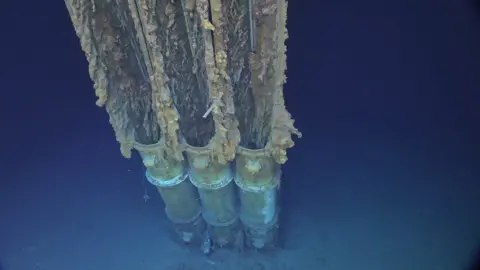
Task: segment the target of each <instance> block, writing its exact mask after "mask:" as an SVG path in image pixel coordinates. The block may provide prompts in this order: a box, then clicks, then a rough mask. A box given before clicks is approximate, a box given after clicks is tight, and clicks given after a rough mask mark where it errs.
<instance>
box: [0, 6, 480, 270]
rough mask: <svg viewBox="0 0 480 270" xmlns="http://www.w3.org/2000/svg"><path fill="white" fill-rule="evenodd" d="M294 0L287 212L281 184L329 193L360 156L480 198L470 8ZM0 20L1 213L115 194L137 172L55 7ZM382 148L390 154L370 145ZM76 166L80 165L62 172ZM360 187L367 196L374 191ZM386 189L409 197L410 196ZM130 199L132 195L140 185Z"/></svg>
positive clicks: (477, 82)
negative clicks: (333, 180) (23, 204)
mask: <svg viewBox="0 0 480 270" xmlns="http://www.w3.org/2000/svg"><path fill="white" fill-rule="evenodd" d="M290 2H291V4H290V6H289V17H288V27H289V35H290V39H289V41H288V83H287V85H286V86H285V98H286V103H287V108H288V109H289V111H290V112H291V113H292V115H293V117H294V118H295V119H296V125H297V127H298V128H299V129H300V131H301V132H302V133H303V134H304V138H302V139H301V140H297V146H296V147H295V148H294V149H292V150H291V151H290V152H289V153H290V155H289V157H290V160H289V162H288V163H287V164H286V165H285V166H284V174H285V177H286V179H287V180H288V181H285V184H284V190H285V191H286V195H285V196H284V197H285V198H286V199H285V200H286V202H287V203H288V207H286V208H288V209H290V210H291V211H292V212H294V209H295V202H296V200H297V196H298V195H297V194H298V193H290V194H289V190H292V191H293V190H296V192H298V191H306V192H307V191H308V192H309V193H305V194H303V195H302V198H303V199H302V200H307V201H308V199H305V197H309V196H310V197H312V198H314V197H315V196H318V192H319V190H322V189H323V188H324V187H325V186H328V185H329V183H328V181H323V180H322V179H325V177H324V176H325V175H323V174H322V170H323V169H324V168H325V167H329V169H331V168H335V170H337V171H339V172H340V171H344V170H351V169H352V167H348V166H347V165H346V164H353V165H352V166H353V168H355V164H358V166H359V167H362V168H365V166H367V167H368V166H370V167H368V168H369V169H374V168H376V166H377V165H376V164H368V165H365V164H363V163H356V161H359V162H360V161H362V160H366V159H367V156H369V155H370V156H374V157H376V158H377V159H372V160H382V159H388V157H392V156H395V155H396V153H397V152H398V151H400V150H404V151H405V152H402V155H407V157H406V160H408V155H409V153H411V154H412V160H413V156H415V162H413V161H412V166H414V165H415V164H413V163H416V162H417V160H418V158H419V156H420V159H421V157H423V158H424V160H423V161H424V162H425V164H427V165H426V166H427V167H428V166H431V167H432V168H433V170H436V171H437V172H438V174H439V175H445V174H443V173H442V169H444V168H445V167H443V166H449V165H451V164H453V165H452V166H454V167H455V168H457V167H458V168H461V170H462V172H463V173H464V174H465V175H468V176H469V177H467V178H468V179H470V180H468V181H467V180H466V181H467V182H465V183H463V184H462V183H460V182H462V179H454V178H448V177H446V180H445V179H444V180H442V179H440V178H436V177H430V178H428V179H427V178H425V181H424V182H419V183H418V188H419V189H423V190H425V192H427V193H428V192H429V191H428V190H430V188H433V189H434V188H435V186H437V185H439V186H448V187H450V188H451V187H454V186H455V185H456V183H455V181H459V185H460V186H462V188H463V187H469V188H467V189H466V190H465V192H466V193H468V194H469V195H465V196H466V197H469V198H473V197H475V196H478V198H480V187H479V185H478V182H479V181H480V178H478V171H479V168H480V157H479V152H478V150H479V147H478V146H479V143H478V139H479V138H480V132H479V128H478V127H479V123H480V121H479V115H480V114H479V104H480V99H479V98H480V95H479V90H480V26H479V23H478V22H479V19H478V10H476V9H475V8H474V5H472V3H470V2H466V1H458V0H455V1H454V0H451V1H446V0H443V1H433V0H406V1H384V0H365V1H354V0H322V1H290ZM302 2H303V3H307V4H303V3H302ZM0 12H1V17H0V30H1V32H0V33H1V36H0V52H1V58H0V59H1V62H2V63H1V72H0V88H1V89H0V98H1V106H0V132H1V133H0V136H1V137H0V138H1V141H2V142H3V143H2V149H1V151H0V157H1V159H0V161H1V164H0V177H1V178H0V180H1V181H2V183H1V186H0V187H1V189H3V191H4V193H3V194H4V195H3V199H2V201H1V203H2V204H10V203H11V204H12V205H10V206H9V207H8V208H9V209H10V210H11V211H13V212H15V210H12V209H15V208H16V207H17V206H16V205H15V202H14V201H12V200H11V198H15V197H16V196H17V195H18V194H16V193H15V192H20V191H21V190H23V191H24V192H26V190H28V186H29V183H30V184H31V186H30V187H33V186H34V187H37V185H40V186H42V185H46V186H49V183H53V182H55V181H64V182H67V183H68V182H69V181H71V183H69V184H66V185H58V186H59V190H55V189H48V190H42V189H41V188H39V189H40V190H41V191H42V192H44V193H43V195H42V196H43V197H42V196H37V197H35V202H34V203H36V204H41V203H42V202H43V199H42V198H44V199H45V200H48V198H49V197H51V196H53V197H55V194H57V193H65V192H78V190H88V187H89V185H98V186H99V187H101V188H103V187H107V186H110V185H111V184H112V182H115V183H116V184H115V185H116V186H115V188H114V189H113V191H111V192H116V191H115V190H118V189H122V188H129V187H130V186H128V185H126V184H122V182H116V181H117V180H116V178H118V179H120V180H118V181H121V176H122V175H124V174H125V173H126V170H127V169H128V170H130V169H133V170H134V171H137V172H138V179H139V181H140V177H141V170H142V168H141V164H140V163H139V161H138V159H134V160H132V161H127V160H124V159H123V158H122V157H121V155H120V152H119V148H118V145H117V142H116V141H115V139H114V134H113V131H112V129H111V127H110V125H109V123H108V117H107V114H106V113H105V111H104V109H103V108H98V107H96V106H95V95H94V90H93V89H92V82H91V81H90V78H89V76H88V70H87V62H86V59H85V56H84V54H83V52H82V51H81V49H80V45H79V40H78V38H77V36H76V35H75V32H74V30H73V27H72V25H71V22H70V18H69V17H68V13H67V11H66V9H65V7H64V4H63V2H62V1H10V2H9V3H4V4H2V6H1V7H0ZM377 144H378V145H387V146H388V145H389V146H391V148H388V147H386V148H384V149H380V150H379V149H378V146H376V145H377ZM373 145H375V146H373ZM370 147H371V149H370ZM384 157H385V158H384ZM49 159H59V160H65V164H67V165H65V164H64V163H61V162H58V163H57V164H56V165H55V166H53V167H49V168H48V170H50V171H51V172H53V174H54V175H56V173H58V174H60V173H64V174H62V175H63V176H62V179H48V178H38V177H36V172H35V171H34V170H33V171H28V173H27V175H28V177H24V178H25V179H26V180H25V181H24V182H23V183H24V184H25V185H26V186H24V187H23V188H20V189H16V188H14V187H16V184H15V183H14V180H15V179H18V178H19V177H20V175H25V170H30V168H32V166H30V165H31V164H42V162H44V161H45V160H49ZM389 160H390V159H389ZM392 160H393V159H392ZM69 162H70V163H69ZM71 163H75V164H76V167H75V168H77V169H78V170H80V171H64V169H63V168H64V167H68V166H69V165H68V164H71ZM393 163H394V161H392V164H391V165H392V166H394V165H395V164H393ZM342 164H345V166H343V165H342ZM360 164H362V165H360ZM39 166H41V165H39ZM379 166H380V165H379ZM402 166H404V167H405V168H408V164H407V165H405V164H403V165H402ZM34 167H35V168H36V166H34ZM402 168H403V167H402ZM379 169H385V168H379ZM82 170H85V171H96V170H108V171H110V172H111V174H110V175H109V177H110V178H113V180H112V179H105V178H104V177H103V176H101V177H100V176H99V179H87V180H85V182H83V183H82V181H81V180H82V179H80V180H78V179H75V180H74V178H75V177H74V176H75V175H77V174H79V173H82ZM392 171H394V170H392ZM65 175H66V177H64V176H65ZM70 176H71V177H72V178H71V179H69V177H70ZM471 179H474V180H475V179H476V180H475V181H474V180H471ZM130 180H131V179H130ZM130 180H129V181H130ZM78 181H80V182H78ZM361 181H364V180H359V182H361ZM437 181H438V182H437ZM441 181H447V182H441ZM448 181H451V182H448ZM407 182H408V180H407ZM42 183H44V184H42ZM366 185H372V189H374V188H373V185H375V183H369V182H368V180H367V181H366ZM415 186H416V184H413V185H411V186H410V187H415ZM392 189H393V190H394V191H393V193H394V194H397V193H400V192H403V195H402V196H405V197H408V196H409V190H402V191H398V192H395V189H396V187H392ZM5 190H9V192H13V193H8V195H5V194H6V192H5ZM459 190H460V189H459ZM31 192H33V191H31ZM132 192H134V193H135V196H136V195H138V194H139V193H141V192H143V188H142V187H141V186H140V185H139V187H138V190H134V191H132ZM320 193H321V192H320ZM466 193H465V194H466ZM462 194H464V193H463V191H459V193H458V194H457V196H458V199H459V200H461V198H462V196H463V195H462ZM472 194H477V195H472ZM103 195H105V196H107V197H109V196H112V197H111V198H116V197H115V195H111V194H109V193H107V194H103ZM103 195H99V194H96V195H94V196H99V197H101V196H103ZM92 196H93V195H92ZM140 196H141V194H140V195H139V197H140ZM399 196H400V195H399ZM425 196H428V194H426V195H425ZM25 197H28V196H26V195H25ZM22 198H23V197H22ZM479 200H480V199H479ZM472 202H475V201H474V200H473V201H468V202H465V204H462V205H464V206H470V207H473V208H475V209H476V213H477V214H478V215H479V216H480V208H478V207H479V206H480V204H472ZM51 203H52V204H55V203H57V202H55V201H53V202H51ZM299 203H300V202H299ZM354 204H355V203H352V204H351V207H353V206H354ZM473 212H475V210H473ZM0 220H2V217H1V216H0ZM0 222H1V221H0ZM290 222H291V223H294V222H293V221H290ZM0 226H1V223H0ZM472 234H475V233H472ZM478 236H479V238H480V234H478ZM0 241H3V240H2V239H0ZM0 251H1V249H0ZM1 255H2V254H1V253H0V256H1ZM0 259H1V257H0ZM6 270H10V269H6Z"/></svg>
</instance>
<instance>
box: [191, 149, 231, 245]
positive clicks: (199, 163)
mask: <svg viewBox="0 0 480 270" xmlns="http://www.w3.org/2000/svg"><path fill="white" fill-rule="evenodd" d="M186 155H187V159H188V162H189V164H190V181H191V182H192V183H193V185H194V186H196V187H197V188H198V193H199V194H200V201H201V203H202V216H203V218H204V220H205V222H206V223H207V224H208V225H210V226H209V227H210V236H211V237H212V240H213V242H214V243H215V244H216V245H218V246H225V245H227V244H229V243H231V242H232V241H233V238H234V235H235V234H236V231H237V230H238V216H237V205H236V194H235V185H234V184H233V174H232V171H231V166H230V164H229V163H227V164H220V163H219V162H216V161H214V160H213V159H212V158H211V153H210V150H209V149H208V148H206V147H192V146H188V147H187V148H186Z"/></svg>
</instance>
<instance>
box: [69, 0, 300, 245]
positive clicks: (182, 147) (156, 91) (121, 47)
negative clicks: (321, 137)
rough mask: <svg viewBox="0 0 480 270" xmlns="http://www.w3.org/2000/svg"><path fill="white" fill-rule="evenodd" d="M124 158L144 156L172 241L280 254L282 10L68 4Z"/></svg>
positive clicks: (244, 1)
mask: <svg viewBox="0 0 480 270" xmlns="http://www.w3.org/2000/svg"><path fill="white" fill-rule="evenodd" d="M65 4H66V6H67V8H68V11H69V14H70V16H71V20H72V22H73V26H74V28H75V30H76V33H77V35H78V37H79V39H80V43H81V48H82V49H83V51H84V52H85V55H86V57H87V59H88V63H89V65H88V70H89V74H90V77H91V78H92V80H93V82H94V88H95V93H96V95H97V97H98V100H97V105H98V106H101V107H105V109H106V111H107V113H108V114H109V118H110V124H111V126H112V127H113V130H114V131H115V135H116V140H117V141H118V142H119V144H120V150H121V153H122V155H123V156H125V157H126V158H129V157H130V156H131V155H132V150H136V151H137V152H138V153H139V154H140V156H141V157H142V160H143V164H144V166H145V168H146V173H145V175H146V178H147V180H148V181H149V182H150V183H151V184H153V185H155V186H156V187H157V189H158V191H159V193H160V195H161V197H162V199H163V201H164V203H165V206H166V207H165V211H166V216H167V217H168V219H169V220H170V221H171V223H172V228H173V229H174V230H172V231H174V232H175V233H176V236H178V239H179V240H181V241H182V242H184V243H189V244H192V245H198V246H199V247H200V246H201V247H203V248H204V249H211V248H212V247H213V246H215V247H225V248H229V247H231V248H239V249H240V248H244V247H246V248H254V249H264V248H271V247H275V246H276V245H277V242H276V241H277V233H278V228H279V224H278V222H279V221H278V215H279V205H278V192H279V191H280V183H281V164H284V163H285V162H286V161H287V156H286V150H287V149H288V148H290V147H293V145H294V142H293V141H292V134H294V135H297V136H301V134H300V132H299V131H298V130H297V129H296V128H295V127H294V125H293V122H294V121H293V120H292V118H291V116H290V114H289V113H288V111H287V110H286V108H285V104H284V97H283V84H284V83H285V81H286V77H285V70H286V47H285V40H286V39H287V31H286V19H287V3H286V0H65Z"/></svg>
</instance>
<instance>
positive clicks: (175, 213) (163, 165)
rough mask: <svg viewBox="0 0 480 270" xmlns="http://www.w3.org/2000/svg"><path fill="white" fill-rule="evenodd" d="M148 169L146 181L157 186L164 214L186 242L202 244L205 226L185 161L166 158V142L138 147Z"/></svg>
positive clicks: (138, 145)
mask: <svg viewBox="0 0 480 270" xmlns="http://www.w3.org/2000/svg"><path fill="white" fill-rule="evenodd" d="M135 149H137V151H138V152H139V153H140V155H141V157H142V160H143V164H144V165H145V167H146V172H145V176H146V178H147V180H148V181H149V182H150V183H151V184H152V185H154V186H156V187H157V190H158V192H159V193H160V195H161V197H162V199H163V201H164V203H165V213H166V215H167V217H168V219H169V220H170V221H171V222H172V223H173V225H174V229H175V232H176V233H177V234H178V236H179V238H180V239H181V241H183V242H185V243H192V242H196V243H200V242H201V241H202V238H203V235H204V231H205V223H204V222H203V220H202V218H201V206H200V202H199V200H198V194H197V192H196V190H195V187H194V186H193V185H192V184H191V183H190V182H189V181H188V180H187V178H188V170H187V168H186V166H185V161H179V160H178V159H176V158H173V157H171V156H168V155H166V154H165V153H166V152H165V148H164V144H163V141H161V142H159V143H157V144H153V145H141V144H136V145H135Z"/></svg>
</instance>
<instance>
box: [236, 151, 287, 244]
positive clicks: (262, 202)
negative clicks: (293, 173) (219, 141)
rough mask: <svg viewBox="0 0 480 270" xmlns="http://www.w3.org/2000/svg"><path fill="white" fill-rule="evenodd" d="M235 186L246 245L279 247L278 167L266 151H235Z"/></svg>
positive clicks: (279, 172)
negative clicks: (237, 192) (238, 197)
mask: <svg viewBox="0 0 480 270" xmlns="http://www.w3.org/2000/svg"><path fill="white" fill-rule="evenodd" d="M235 165H236V167H235V168H236V174H235V183H236V184H237V186H238V187H239V188H240V192H239V194H240V202H241V206H240V219H241V221H242V223H243V225H244V226H245V235H246V244H247V246H249V247H252V248H255V249H263V248H274V247H276V246H277V245H278V243H277V235H278V206H277V204H278V200H277V192H278V189H279V188H278V187H279V183H280V175H281V170H280V165H278V164H277V163H275V162H274V160H273V159H272V158H271V157H270V156H269V155H267V152H266V150H265V149H259V150H252V149H247V148H243V147H239V148H238V155H237V159H236V163H235Z"/></svg>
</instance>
